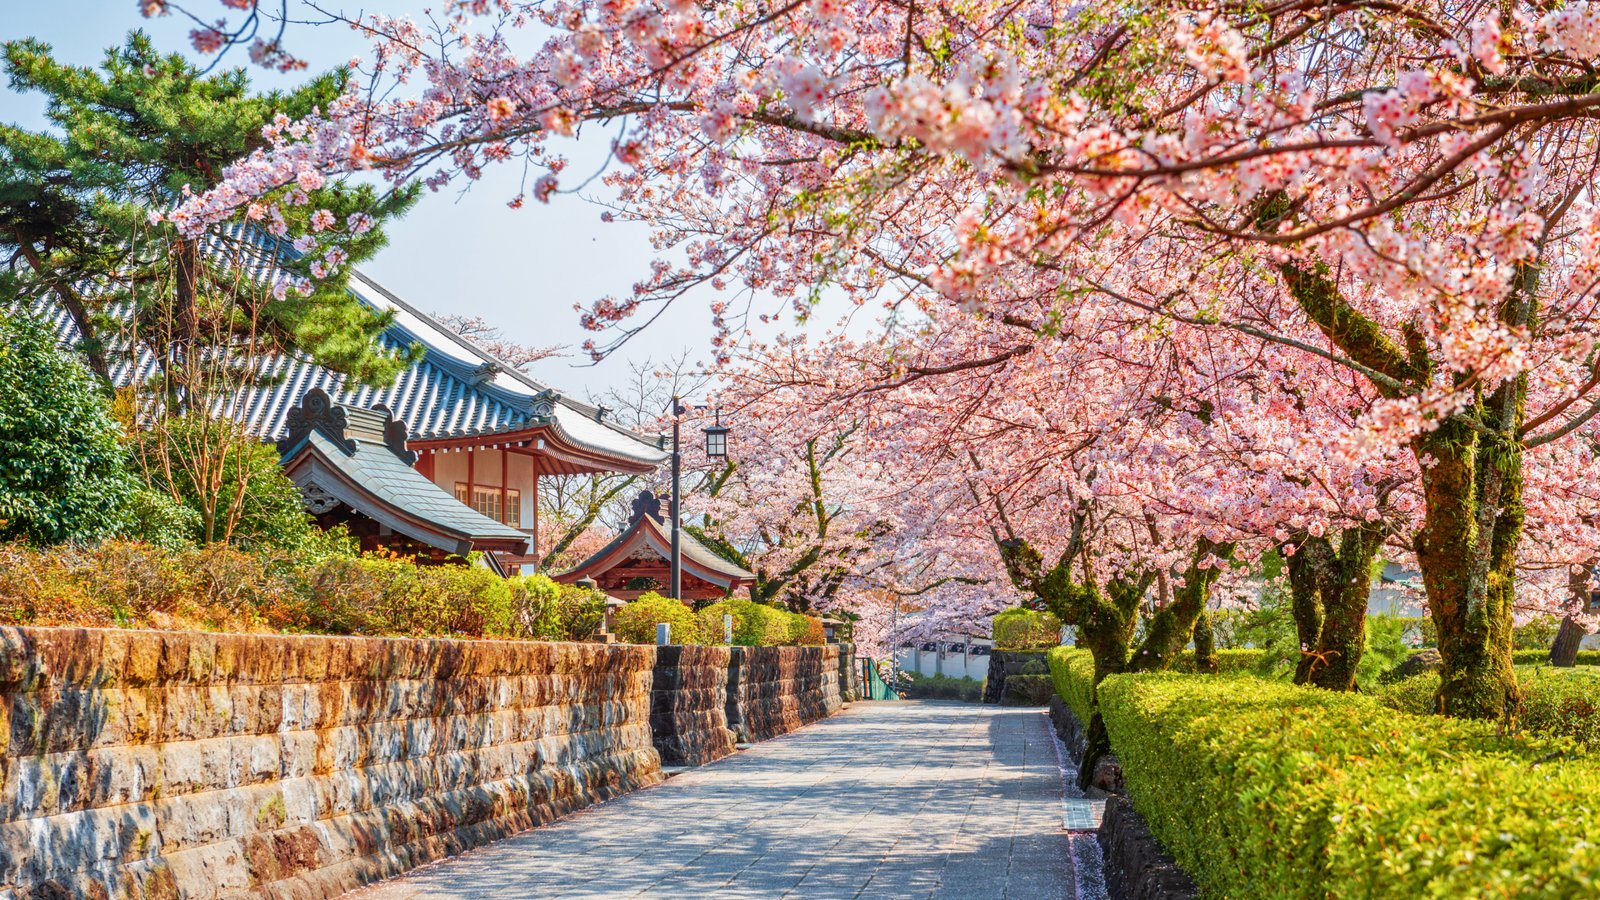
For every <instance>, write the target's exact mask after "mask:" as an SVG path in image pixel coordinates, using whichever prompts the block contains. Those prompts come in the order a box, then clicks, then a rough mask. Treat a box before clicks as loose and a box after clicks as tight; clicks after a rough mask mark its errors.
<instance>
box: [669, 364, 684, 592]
mask: <svg viewBox="0 0 1600 900" xmlns="http://www.w3.org/2000/svg"><path fill="white" fill-rule="evenodd" d="M682 414H683V407H682V406H679V405H678V397H677V395H676V394H674V395H673V397H672V586H671V591H672V599H674V600H681V599H683V556H682V552H683V548H682V539H681V538H680V537H679V535H678V527H679V526H678V489H679V484H678V476H679V470H680V469H681V468H682V466H683V454H682V453H680V452H678V417H679V416H681V415H682Z"/></svg>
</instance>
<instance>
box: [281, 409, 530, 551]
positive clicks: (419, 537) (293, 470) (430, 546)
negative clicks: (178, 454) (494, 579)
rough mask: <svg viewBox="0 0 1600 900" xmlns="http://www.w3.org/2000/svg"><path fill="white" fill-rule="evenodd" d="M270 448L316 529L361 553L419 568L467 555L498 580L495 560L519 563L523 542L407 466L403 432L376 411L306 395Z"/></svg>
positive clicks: (412, 458)
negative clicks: (412, 560) (341, 536)
mask: <svg viewBox="0 0 1600 900" xmlns="http://www.w3.org/2000/svg"><path fill="white" fill-rule="evenodd" d="M286 423H287V426H288V434H286V435H285V436H284V437H283V438H281V439H280V440H279V441H278V452H279V453H280V454H281V462H282V465H283V470H284V474H286V475H288V476H289V480H291V481H293V482H294V483H295V484H296V485H297V486H298V487H299V488H300V493H301V495H302V496H303V498H304V501H305V505H306V509H307V510H308V511H309V512H310V513H311V515H312V516H313V517H314V518H315V519H316V521H317V524H318V525H319V526H321V527H323V528H332V527H334V526H337V525H343V526H345V527H346V528H347V529H349V531H350V533H351V534H352V535H353V536H355V537H356V538H357V539H358V540H359V541H360V542H361V549H362V550H363V551H373V550H379V549H387V550H389V551H391V552H394V553H398V554H401V555H404V556H412V557H416V558H417V560H418V561H419V562H427V561H433V562H445V561H447V560H451V558H452V557H455V558H462V557H465V556H466V555H467V554H469V553H471V552H473V551H479V552H482V553H483V554H484V559H485V560H486V562H487V564H488V565H489V566H491V567H492V568H495V569H496V570H497V571H500V574H502V575H504V574H506V573H505V571H504V567H503V566H502V565H501V564H500V562H499V560H500V557H499V556H497V555H496V554H507V555H510V556H512V557H520V556H523V555H525V554H526V553H527V552H528V541H529V539H530V535H528V534H527V533H525V532H523V531H521V530H519V529H517V528H513V527H511V526H510V525H507V524H505V523H502V522H498V521H496V520H494V519H491V518H489V517H488V516H485V515H483V514H482V513H480V512H478V511H477V510H475V509H473V508H472V507H470V506H466V505H464V504H462V503H460V502H457V500H456V498H454V497H452V496H451V495H450V494H449V493H448V492H446V491H445V489H444V488H442V487H440V486H439V485H437V484H435V483H434V482H433V481H431V480H430V479H429V478H428V477H427V476H426V475H423V474H422V473H421V472H418V471H417V470H416V469H415V468H413V466H414V465H415V463H416V461H417V453H416V451H414V450H411V449H409V448H408V447H407V446H406V425H405V423H404V422H401V421H400V420H398V419H396V418H395V417H394V415H393V413H391V412H390V411H389V408H388V407H386V406H382V405H377V406H373V407H371V408H369V409H363V408H361V407H357V406H347V405H345V404H341V403H335V402H334V401H333V399H332V398H331V397H329V396H328V393H327V392H326V391H324V390H322V389H321V388H312V389H311V390H309V391H307V392H306V393H305V396H304V397H302V398H301V400H300V403H299V405H297V406H295V407H293V408H292V409H290V410H289V412H288V415H287V417H286Z"/></svg>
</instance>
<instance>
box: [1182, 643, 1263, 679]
mask: <svg viewBox="0 0 1600 900" xmlns="http://www.w3.org/2000/svg"><path fill="white" fill-rule="evenodd" d="M1266 659H1267V652H1266V651H1264V650H1254V649H1243V648H1241V649H1231V650H1218V651H1217V673H1218V674H1220V675H1229V674H1233V673H1236V672H1255V671H1257V670H1258V669H1259V668H1260V667H1261V665H1262V662H1263V661H1264V660H1266ZM1172 671H1174V672H1191V673H1192V672H1194V671H1195V668H1194V651H1193V650H1185V651H1183V653H1182V654H1180V655H1179V656H1178V658H1177V659H1175V660H1173V661H1172Z"/></svg>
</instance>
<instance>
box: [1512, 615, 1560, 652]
mask: <svg viewBox="0 0 1600 900" xmlns="http://www.w3.org/2000/svg"><path fill="white" fill-rule="evenodd" d="M1559 630H1561V620H1560V619H1558V618H1556V617H1555V616H1540V617H1538V618H1536V619H1531V620H1529V621H1527V622H1524V623H1523V624H1521V625H1518V626H1517V627H1515V628H1513V629H1511V647H1512V649H1513V650H1543V651H1544V652H1545V655H1546V658H1548V656H1549V653H1550V646H1551V645H1552V644H1554V643H1555V642H1556V632H1557V631H1559Z"/></svg>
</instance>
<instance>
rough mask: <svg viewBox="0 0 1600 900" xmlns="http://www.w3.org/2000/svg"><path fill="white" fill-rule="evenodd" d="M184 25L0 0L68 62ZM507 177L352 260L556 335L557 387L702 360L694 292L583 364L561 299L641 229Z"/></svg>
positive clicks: (307, 47)
mask: <svg viewBox="0 0 1600 900" xmlns="http://www.w3.org/2000/svg"><path fill="white" fill-rule="evenodd" d="M187 2H188V4H189V6H190V7H191V8H192V9H193V10H194V11H196V12H197V13H198V14H201V15H207V16H220V15H221V14H222V13H223V12H224V10H223V9H222V7H221V5H220V4H219V3H217V0H187ZM324 5H325V6H326V7H327V8H332V9H338V8H340V6H341V0H325V3H324ZM381 5H382V8H383V11H384V12H388V13H394V12H412V13H420V12H421V11H422V10H424V9H426V8H428V7H429V6H430V5H433V6H437V5H438V4H437V3H434V4H428V3H422V2H416V0H388V2H385V3H383V4H381ZM363 7H364V8H366V9H367V10H368V11H369V12H370V11H372V10H373V9H374V4H372V3H366V4H354V3H351V4H350V11H352V12H353V11H355V10H358V9H361V8H363ZM297 14H298V15H300V16H303V17H309V16H310V15H312V14H311V13H310V12H309V11H308V10H303V9H301V10H296V9H295V8H294V7H293V6H291V17H294V16H296V15H297ZM189 27H190V23H188V22H187V21H186V20H181V19H180V18H179V17H177V16H169V17H166V18H162V19H154V20H147V19H143V18H141V17H140V16H139V13H138V3H137V2H136V0H52V2H47V3H23V2H20V0H0V39H4V40H10V39H13V38H20V37H36V38H39V39H41V40H43V41H46V42H48V43H49V44H51V45H52V46H53V47H54V48H55V50H56V53H57V55H58V56H59V57H60V58H63V59H65V60H66V61H68V62H72V63H76V64H84V65H88V64H93V63H95V62H97V61H98V60H99V59H100V57H101V55H102V53H103V51H104V50H105V48H107V47H110V46H112V45H114V44H117V43H119V42H120V41H121V40H122V39H123V37H124V36H125V35H126V33H127V32H128V30H130V29H132V28H144V29H145V30H146V31H148V32H149V33H150V34H151V35H152V36H153V37H154V39H155V40H156V43H157V45H158V46H159V47H161V48H162V49H164V50H187V49H188V41H187V37H186V35H187V34H188V30H189ZM285 43H286V45H287V46H288V47H289V49H290V50H291V52H294V53H295V54H296V55H298V56H300V57H302V58H304V59H306V60H307V61H308V62H309V63H310V66H311V69H312V70H318V69H326V68H332V67H334V66H336V65H342V64H344V63H345V62H346V61H347V60H349V59H350V58H351V57H352V56H359V55H362V54H363V52H364V50H365V44H364V43H363V42H362V40H361V39H360V38H359V36H357V35H355V34H354V33H352V32H351V31H349V30H348V29H346V28H343V27H339V26H311V25H291V26H290V30H289V33H288V37H287V38H286V40H285ZM229 62H230V63H233V64H236V65H242V64H244V63H245V62H246V60H245V59H244V56H243V54H242V53H240V54H237V56H236V59H234V60H229ZM251 77H252V79H253V80H254V82H255V83H256V84H258V85H259V86H261V87H271V86H277V85H283V84H288V83H292V81H293V80H294V78H293V76H288V77H285V76H277V75H274V74H272V73H268V72H265V71H262V70H260V69H255V68H253V67H252V70H251ZM43 108H44V104H43V102H42V101H41V100H40V99H39V98H37V97H32V96H21V95H18V94H15V93H13V92H11V91H9V90H8V89H6V88H4V87H0V121H6V122H13V123H17V124H20V125H23V126H27V127H39V126H40V125H42V124H43V121H42V116H41V113H42V111H43ZM608 144H609V136H608V135H604V134H600V133H595V134H593V135H591V136H589V138H588V139H587V141H585V140H578V141H573V142H569V145H568V147H565V148H559V149H561V150H562V151H563V152H565V153H566V155H567V156H568V157H569V158H570V159H572V161H573V165H572V168H571V169H569V170H568V171H569V173H571V174H572V176H576V175H578V174H579V173H587V172H592V171H594V170H595V169H596V168H597V167H598V166H599V164H600V162H601V160H602V159H603V151H604V149H605V147H606V146H607V145H608ZM519 175H520V168H516V167H511V166H506V167H499V168H491V169H489V170H488V171H487V172H486V173H485V177H484V178H483V179H482V180H481V181H480V182H478V183H477V184H475V185H473V186H472V187H471V189H470V190H469V191H467V192H466V193H464V194H463V193H460V192H459V190H458V189H457V188H456V187H455V186H451V187H450V188H447V189H446V190H445V191H443V192H441V193H438V194H431V195H427V196H425V197H424V198H423V200H422V202H421V203H420V204H419V205H418V206H417V207H416V209H415V210H414V211H413V212H412V213H411V214H410V215H409V216H408V217H406V219H405V220H404V221H402V222H400V223H399V224H398V225H396V226H394V227H393V228H391V229H390V242H389V246H388V248H387V249H385V250H384V251H383V252H382V253H380V254H379V255H378V257H377V259H375V260H374V261H372V262H370V263H368V264H366V265H365V266H363V271H365V272H367V273H368V274H370V275H371V276H372V277H373V278H375V279H376V280H377V281H379V282H380V283H381V284H383V285H384V286H385V287H388V288H389V289H390V290H393V291H394V292H395V293H397V294H399V295H400V296H401V297H404V298H406V299H407V300H408V301H409V302H411V303H412V304H413V305H415V306H417V307H419V308H422V309H425V310H429V311H433V312H440V313H463V314H468V315H481V316H483V317H484V318H486V319H488V320H489V321H490V322H492V323H494V324H496V325H498V326H500V327H501V328H502V329H504V331H505V332H506V334H507V336H509V337H512V338H514V339H517V340H520V341H523V342H525V343H529V344H535V345H549V344H567V345H570V346H571V347H572V348H573V350H574V352H573V355H572V356H571V357H570V358H568V359H555V360H546V361H544V362H542V363H540V364H539V365H538V366H537V367H536V368H535V369H534V371H533V374H534V375H535V376H536V377H539V378H541V379H543V380H545V381H548V382H549V383H551V384H552V385H553V386H555V387H558V388H560V389H562V390H565V391H567V392H569V393H573V394H578V395H583V394H586V393H590V392H600V391H604V390H605V389H607V388H609V387H611V386H613V385H620V384H622V383H623V382H625V381H626V380H627V376H628V370H629V363H630V362H642V361H645V360H646V359H656V360H661V359H665V358H668V357H673V356H676V355H678V354H681V353H683V352H685V351H687V352H688V353H689V359H690V360H691V361H693V360H701V361H709V354H708V353H707V352H705V348H706V347H707V346H708V344H707V342H708V339H709V337H710V335H711V331H712V329H711V325H710V313H709V312H708V311H707V310H706V306H705V300H704V298H702V300H701V302H699V303H684V302H682V301H680V302H679V304H676V305H675V308H673V309H671V310H669V311H668V312H667V313H666V314H664V315H663V316H662V317H661V319H660V320H658V321H657V322H656V323H655V324H654V325H652V326H651V327H650V328H649V329H648V330H647V331H646V332H645V333H644V334H643V335H640V336H639V337H636V338H635V339H634V340H633V341H631V342H630V343H629V344H628V345H627V346H626V347H624V348H623V349H622V350H621V351H619V352H618V353H616V354H614V355H613V356H611V357H609V358H608V359H606V360H605V361H603V362H601V363H599V364H597V365H594V366H592V367H591V366H589V365H588V361H587V359H586V358H584V357H583V355H582V354H581V352H579V351H577V349H576V348H577V347H578V345H579V344H581V343H582V341H583V340H584V339H585V338H586V337H588V336H589V334H588V333H587V332H585V331H583V329H582V328H580V327H579V326H578V317H577V313H576V312H574V311H573V309H572V305H573V304H574V303H578V302H585V303H587V302H589V301H592V300H594V299H597V298H599V297H602V296H605V295H607V294H615V295H618V296H624V295H626V294H627V293H628V291H629V289H630V286H631V285H632V284H633V283H634V281H636V280H637V279H638V278H639V277H640V276H641V275H643V274H644V273H645V272H646V271H647V270H648V266H649V262H650V259H651V258H652V254H651V251H650V246H649V242H648V239H647V236H646V232H645V229H643V228H641V227H638V226H633V225H627V224H620V223H611V224H608V223H603V222H601V221H600V212H601V210H600V208H599V207H598V206H596V205H594V204H592V203H589V202H586V201H585V200H584V199H582V198H580V197H578V196H573V195H560V196H557V197H555V198H553V199H552V202H551V204H550V205H549V206H543V205H541V204H538V203H535V202H532V201H530V202H528V203H527V204H525V205H524V207H523V208H522V209H521V210H511V209H508V208H507V207H506V201H508V200H509V199H511V198H512V197H513V196H515V195H516V193H517V186H518V179H519ZM587 190H588V192H589V193H590V194H593V195H596V196H601V195H603V193H604V192H605V190H606V189H605V188H604V186H603V185H600V184H599V183H598V181H595V182H593V183H591V186H590V187H589V188H588V189H587ZM789 327H790V328H791V329H792V327H793V325H792V323H790V326H789Z"/></svg>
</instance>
